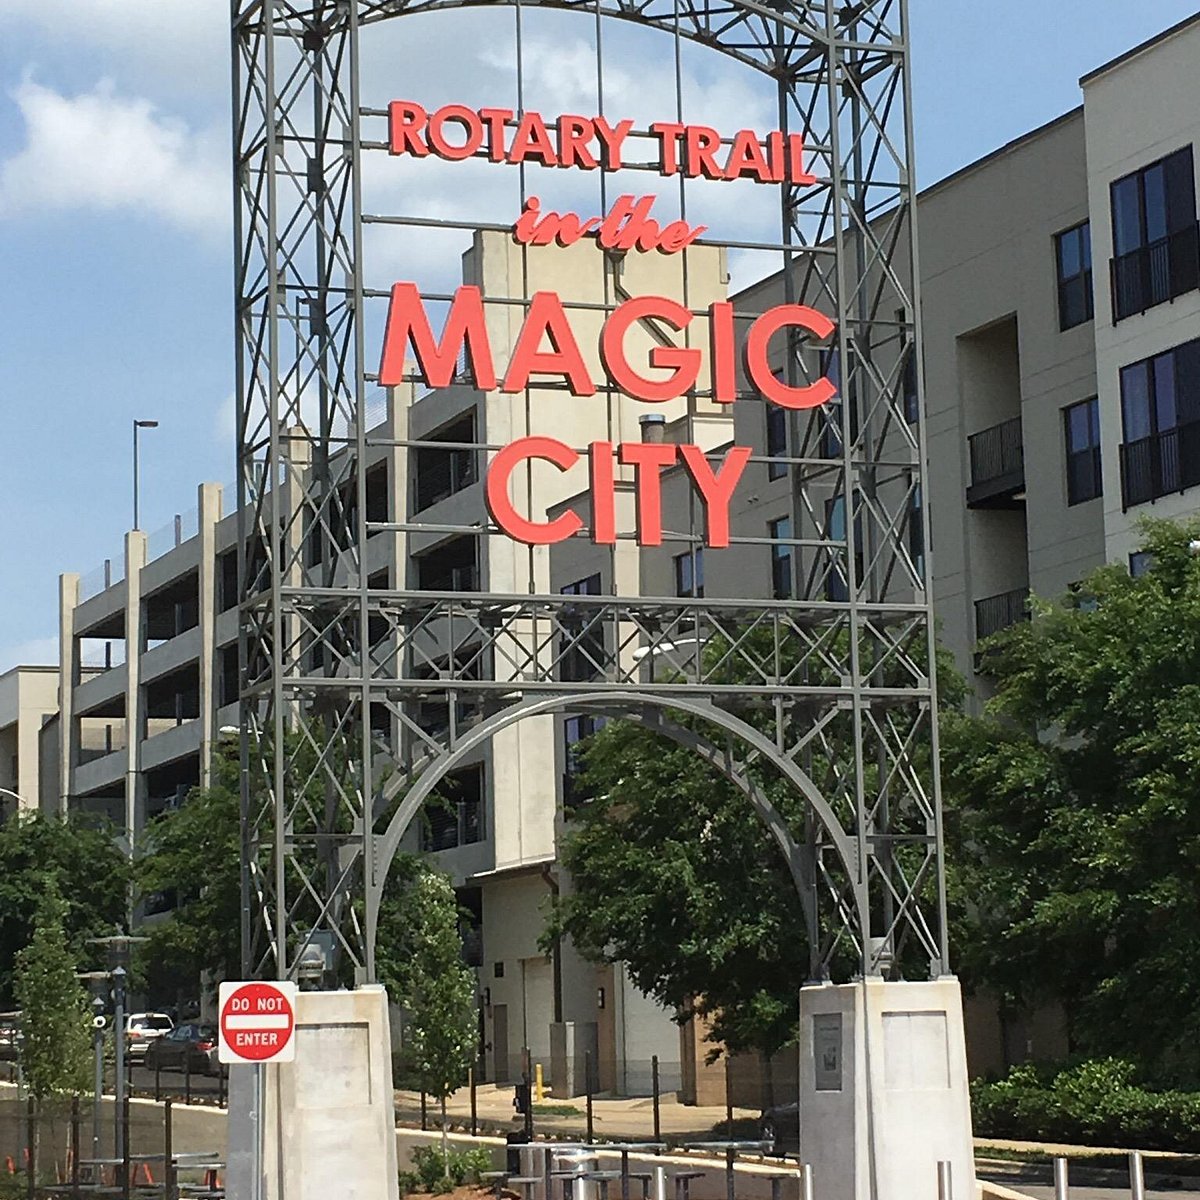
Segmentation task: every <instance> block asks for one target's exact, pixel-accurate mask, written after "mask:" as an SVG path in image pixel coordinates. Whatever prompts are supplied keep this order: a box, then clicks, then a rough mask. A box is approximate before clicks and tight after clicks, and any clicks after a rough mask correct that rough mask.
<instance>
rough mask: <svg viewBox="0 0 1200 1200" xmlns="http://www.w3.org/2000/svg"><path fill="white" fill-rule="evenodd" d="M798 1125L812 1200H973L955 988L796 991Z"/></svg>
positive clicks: (863, 983)
mask: <svg viewBox="0 0 1200 1200" xmlns="http://www.w3.org/2000/svg"><path fill="white" fill-rule="evenodd" d="M799 1090H800V1127H801V1128H802V1129H803V1130H804V1131H805V1132H804V1145H805V1152H804V1154H805V1158H806V1159H807V1160H808V1161H809V1162H810V1163H811V1164H812V1167H813V1177H814V1184H815V1188H816V1193H817V1195H819V1196H820V1197H821V1198H822V1200H928V1197H930V1196H932V1195H934V1194H935V1193H936V1189H937V1171H938V1163H939V1162H949V1163H950V1164H951V1172H952V1178H953V1182H954V1194H953V1196H952V1197H950V1198H949V1200H974V1197H975V1159H974V1147H973V1144H972V1141H971V1100H970V1088H969V1085H968V1081H967V1054H966V1041H965V1038H964V1036H963V1017H962V995H961V992H960V990H959V986H958V980H957V979H955V978H953V977H943V978H941V979H934V980H930V981H928V982H913V983H907V982H903V983H889V982H885V981H884V980H882V979H868V980H859V981H858V982H856V983H843V984H815V985H812V986H809V987H804V988H801V990H800V1089H799Z"/></svg>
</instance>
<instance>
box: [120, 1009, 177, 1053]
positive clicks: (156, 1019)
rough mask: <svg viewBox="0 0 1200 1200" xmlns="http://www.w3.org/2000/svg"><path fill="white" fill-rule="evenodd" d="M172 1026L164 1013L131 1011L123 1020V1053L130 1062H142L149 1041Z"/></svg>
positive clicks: (158, 1036) (173, 1023) (168, 1030)
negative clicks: (127, 1056)
mask: <svg viewBox="0 0 1200 1200" xmlns="http://www.w3.org/2000/svg"><path fill="white" fill-rule="evenodd" d="M174 1028H175V1022H174V1021H172V1020H171V1018H170V1017H168V1016H167V1014H166V1013H159V1012H151V1013H131V1014H130V1016H129V1017H128V1018H127V1019H126V1021H125V1053H126V1054H128V1055H129V1058H130V1061H131V1062H142V1061H143V1060H144V1059H145V1057H146V1051H147V1049H148V1048H149V1046H150V1043H151V1042H153V1041H156V1040H157V1039H158V1038H160V1037H163V1036H164V1035H165V1034H168V1033H170V1032H171V1030H172V1029H174Z"/></svg>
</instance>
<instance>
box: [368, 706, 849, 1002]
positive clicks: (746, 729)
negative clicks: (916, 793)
mask: <svg viewBox="0 0 1200 1200" xmlns="http://www.w3.org/2000/svg"><path fill="white" fill-rule="evenodd" d="M568 710H571V711H582V712H592V713H602V714H605V715H609V716H617V717H631V716H635V715H636V716H637V717H638V718H639V719H642V720H647V717H648V722H647V723H648V724H650V725H651V727H652V728H653V729H654V730H655V732H657V733H660V734H662V735H663V736H664V737H668V738H670V739H671V740H673V741H675V742H676V743H678V744H679V745H681V746H683V747H685V748H686V749H689V750H692V751H694V752H695V753H697V754H698V755H699V756H700V757H701V758H703V759H704V760H705V761H706V762H708V763H709V764H710V765H712V766H714V767H716V768H717V769H718V770H719V771H720V772H721V773H722V774H723V775H724V776H725V778H726V779H728V780H729V782H730V783H732V784H733V785H734V786H735V787H736V788H738V790H739V791H741V792H742V794H743V795H744V796H745V797H746V798H747V799H748V800H749V801H750V804H751V807H752V808H753V809H754V812H755V814H756V815H757V816H758V818H759V820H760V821H762V823H763V825H764V826H765V827H766V829H767V831H768V832H769V833H770V834H771V836H772V837H773V838H774V840H775V842H776V844H777V845H778V847H779V849H780V851H781V853H782V854H783V857H784V861H785V862H786V863H787V866H788V870H789V872H790V873H791V876H792V881H793V883H794V884H795V886H796V891H797V894H798V896H799V899H800V904H801V908H802V909H803V911H804V914H805V921H806V924H807V926H808V936H809V952H810V961H811V964H812V972H813V975H814V977H816V975H817V974H818V973H819V972H820V971H821V970H822V968H823V966H824V964H823V963H822V962H821V961H820V960H821V953H820V946H819V922H818V915H817V912H816V908H815V902H814V892H815V889H816V886H817V863H816V861H815V858H816V856H815V852H814V851H815V848H814V847H813V846H811V845H810V846H805V847H802V846H800V845H799V844H798V843H797V842H796V840H795V839H794V838H793V837H792V835H791V833H790V831H789V830H788V828H787V826H786V824H785V823H784V821H783V819H782V818H781V817H780V815H779V812H778V810H777V809H776V808H775V806H774V805H773V804H772V803H771V801H770V799H769V798H768V797H767V796H766V794H765V793H764V792H763V791H762V789H761V788H760V787H759V786H758V784H757V783H755V781H754V780H753V779H752V778H751V777H750V775H749V773H748V772H747V771H746V770H745V769H744V767H742V765H741V764H740V763H739V762H738V761H737V760H735V759H734V758H733V757H732V756H731V755H730V754H729V753H728V752H727V751H722V750H721V749H720V748H719V747H718V746H717V745H716V744H715V743H713V742H710V741H708V740H707V739H705V738H703V737H701V736H700V735H698V734H697V733H696V732H695V731H694V730H691V729H688V728H687V727H686V726H684V725H680V724H679V723H678V722H675V721H671V720H669V719H667V718H666V717H665V716H664V714H665V713H666V712H668V711H670V710H676V711H678V712H682V713H686V714H687V715H689V716H693V717H697V718H699V719H700V720H702V721H705V722H708V723H709V724H711V725H715V726H716V727H717V728H719V729H721V730H722V731H724V732H725V733H727V734H729V735H730V736H732V737H734V738H736V739H738V740H739V741H740V742H742V743H744V744H745V745H746V746H747V747H749V748H751V749H753V750H754V751H756V752H757V753H758V754H759V755H760V756H761V757H762V759H763V760H764V761H765V762H767V763H768V764H769V765H770V766H772V767H774V768H775V769H776V770H777V771H779V773H780V774H781V775H782V776H783V777H784V778H785V779H787V780H788V782H789V783H791V784H792V786H793V787H795V788H796V790H797V791H798V792H799V793H800V794H801V795H802V796H804V798H805V800H806V802H807V803H808V805H809V807H810V808H811V810H812V812H813V813H814V815H815V816H816V818H817V820H818V821H819V822H820V825H821V828H822V829H823V830H824V831H825V832H826V834H828V836H829V840H830V842H831V843H832V845H833V847H834V849H835V850H836V852H837V855H838V857H839V859H840V860H841V864H842V867H843V869H844V870H845V872H846V873H847V875H848V877H849V878H850V879H851V880H852V881H853V897H854V904H855V908H856V910H857V911H856V912H855V913H854V914H853V919H854V924H855V925H856V926H857V928H858V929H859V930H863V929H866V928H868V925H867V916H868V914H867V907H866V906H867V902H868V898H867V895H866V890H865V888H864V887H863V886H862V885H863V882H864V881H863V880H862V878H861V872H860V871H859V869H858V866H857V855H856V850H855V846H854V842H853V841H852V840H851V839H850V838H849V837H847V835H846V833H845V831H844V830H843V829H842V827H841V824H840V822H839V821H838V819H837V817H836V815H835V814H834V812H833V810H832V808H831V807H830V805H829V803H828V801H827V800H826V799H825V797H824V796H823V795H822V794H821V791H820V789H819V788H817V786H816V784H815V783H813V781H812V779H810V778H809V776H808V775H807V774H805V772H803V771H801V770H800V769H799V768H798V767H797V766H796V764H795V763H794V762H793V761H792V760H791V759H790V758H788V757H787V755H785V754H781V753H780V752H779V750H778V749H777V748H776V746H775V745H774V743H773V742H771V741H770V740H769V739H768V738H766V737H765V736H764V735H763V734H762V733H761V732H760V731H759V730H757V729H755V728H754V727H753V726H752V725H748V724H746V722H744V721H742V720H740V719H739V718H738V717H736V716H734V715H733V714H732V713H730V712H727V711H726V710H725V709H722V708H718V707H717V706H716V705H715V704H710V703H707V702H705V701H702V700H695V699H691V698H688V697H669V698H668V697H664V696H660V695H654V694H647V693H639V692H636V691H616V692H612V693H609V694H606V695H604V696H603V698H600V697H597V695H596V694H595V693H591V694H589V693H579V694H576V695H573V696H572V695H564V696H554V697H550V698H543V699H539V700H529V701H522V702H520V703H517V704H513V705H511V706H510V707H508V708H506V709H504V710H502V711H501V712H498V713H495V714H494V715H492V716H491V717H489V718H487V719H486V720H484V721H483V722H482V723H481V724H480V725H478V726H476V727H475V728H474V729H472V730H471V731H470V732H469V733H468V734H466V735H465V736H463V737H462V738H461V739H459V741H458V742H457V743H456V744H455V745H454V747H453V748H449V749H447V750H445V751H444V752H442V753H441V754H439V755H437V756H436V757H435V758H434V759H433V760H432V761H430V762H428V764H427V765H426V766H424V767H423V768H422V769H421V770H420V772H419V773H418V774H417V776H416V778H415V781H414V782H413V783H412V786H411V787H409V788H408V790H407V791H406V792H405V793H404V797H403V799H402V800H401V801H400V805H399V807H398V808H397V809H396V811H395V812H394V813H393V814H392V816H391V819H390V820H389V822H388V825H387V828H386V830H385V831H384V832H383V834H381V835H379V836H377V837H376V839H375V856H374V859H373V860H372V862H371V864H370V876H369V879H368V881H367V929H366V933H367V963H368V968H367V969H368V975H369V977H370V978H372V979H373V978H374V960H375V938H376V934H377V931H378V919H379V910H380V905H381V903H382V900H383V892H384V889H385V887H386V885H387V877H388V872H389V871H390V869H391V866H392V862H393V861H394V859H395V856H396V853H397V851H398V850H399V847H400V841H401V839H402V838H403V836H404V834H405V832H406V831H407V829H408V827H409V826H410V824H411V823H412V821H413V819H414V817H416V815H417V813H418V812H420V810H421V806H422V805H423V804H424V803H425V801H426V800H428V799H429V797H430V796H431V795H432V794H433V792H434V790H435V789H436V788H437V786H438V784H439V783H440V782H441V781H442V780H443V779H444V778H445V777H446V775H447V774H448V773H449V772H450V771H452V770H453V769H454V768H455V767H456V766H457V765H458V764H459V763H461V762H462V761H463V759H465V758H466V757H468V756H469V755H470V754H472V753H473V752H474V751H475V750H477V749H478V748H479V747H480V746H482V745H485V744H486V743H487V742H488V741H490V740H491V738H492V737H493V736H494V735H495V734H497V733H499V732H500V731H501V730H502V729H506V728H508V727H509V726H510V725H515V724H516V723H517V722H518V721H522V720H524V719H525V718H527V717H534V716H544V715H548V714H551V713H559V712H564V711H568ZM403 785H404V778H403V777H401V776H392V777H391V778H390V779H389V780H388V781H387V782H386V783H385V785H384V787H383V789H381V796H380V800H381V801H382V802H384V803H386V802H387V801H388V800H390V799H392V798H394V797H395V796H396V795H397V794H398V793H399V792H400V790H401V789H402V788H403ZM848 915H850V914H843V916H844V917H845V916H848ZM860 936H861V935H860ZM859 948H860V949H861V947H859Z"/></svg>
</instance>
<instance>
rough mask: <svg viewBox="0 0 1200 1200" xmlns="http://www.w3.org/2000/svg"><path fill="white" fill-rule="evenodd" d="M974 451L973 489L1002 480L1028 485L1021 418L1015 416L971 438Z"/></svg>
mask: <svg viewBox="0 0 1200 1200" xmlns="http://www.w3.org/2000/svg"><path fill="white" fill-rule="evenodd" d="M967 441H968V445H969V447H970V451H971V486H972V487H973V488H978V487H982V486H984V485H985V484H989V483H997V482H999V481H1001V480H1004V481H1008V480H1012V481H1014V483H1015V485H1018V486H1019V485H1020V484H1023V483H1024V482H1025V448H1024V444H1023V441H1022V435H1021V418H1020V417H1012V418H1010V419H1009V420H1007V421H1001V422H1000V424H999V425H993V426H991V427H990V428H989V429H982V430H980V431H979V433H973V434H972V435H971V436H970V438H968V440H967Z"/></svg>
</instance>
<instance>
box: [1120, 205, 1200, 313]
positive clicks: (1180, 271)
mask: <svg viewBox="0 0 1200 1200" xmlns="http://www.w3.org/2000/svg"><path fill="white" fill-rule="evenodd" d="M1109 270H1110V273H1111V277H1112V306H1113V320H1114V321H1121V320H1123V319H1124V318H1125V317H1131V316H1133V315H1134V313H1143V312H1145V311H1146V310H1147V309H1148V308H1153V307H1154V306H1155V305H1156V304H1163V303H1165V302H1166V301H1167V300H1174V299H1175V297H1176V296H1182V295H1183V294H1184V292H1190V291H1193V290H1194V289H1195V288H1197V287H1200V225H1197V223H1196V222H1194V221H1193V222H1192V224H1191V225H1188V226H1187V227H1186V228H1184V229H1180V230H1178V231H1177V232H1176V233H1170V234H1168V235H1167V236H1166V237H1164V238H1159V239H1158V240H1157V241H1155V242H1150V243H1149V245H1146V246H1139V247H1138V248H1137V249H1136V250H1131V251H1130V252H1129V253H1128V254H1122V255H1119V256H1118V257H1116V258H1113V259H1111V260H1110V261H1109Z"/></svg>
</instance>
